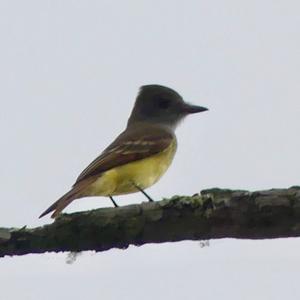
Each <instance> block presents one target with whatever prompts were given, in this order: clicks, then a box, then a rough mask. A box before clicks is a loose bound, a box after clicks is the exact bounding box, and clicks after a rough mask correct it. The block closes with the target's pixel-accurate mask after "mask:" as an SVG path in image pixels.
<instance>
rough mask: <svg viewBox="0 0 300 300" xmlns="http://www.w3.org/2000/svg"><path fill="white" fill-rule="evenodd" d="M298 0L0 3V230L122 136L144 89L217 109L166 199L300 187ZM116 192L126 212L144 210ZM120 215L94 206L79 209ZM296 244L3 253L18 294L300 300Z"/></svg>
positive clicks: (197, 130)
mask: <svg viewBox="0 0 300 300" xmlns="http://www.w3.org/2000/svg"><path fill="white" fill-rule="evenodd" d="M299 9H300V4H299V1H292V0H285V1H279V0H278V1H277V0H273V1H267V0H265V1H258V0H255V1H238V0H227V1H220V0H219V1H217V0H216V1H141V0H139V1H138V0H136V1H133V0H132V1H129V0H126V1H88V0H85V1H31V0H28V1H1V2H0V36H1V47H0V65H1V68H0V80H1V83H2V84H1V89H0V99H1V110H0V135H1V140H2V144H1V151H2V155H1V157H0V165H1V168H0V180H1V189H0V199H1V204H0V205H1V206H0V207H1V209H0V220H1V224H0V226H6V227H10V226H24V225H28V226H37V225H42V224H46V223H49V222H51V221H50V219H49V218H44V219H42V220H38V219H37V217H38V215H39V214H40V213H41V212H42V211H43V210H44V209H45V208H47V207H48V206H49V205H50V204H51V203H52V202H53V201H55V200H56V199H57V198H58V197H59V196H61V195H62V194H63V193H64V192H66V191H67V190H68V188H69V187H70V186H71V185H72V184H73V182H74V180H75V178H76V176H77V175H78V174H79V173H80V172H81V171H82V169H83V168H84V167H86V165H87V164H88V163H89V162H90V161H91V160H92V159H94V158H95V157H96V156H97V155H98V154H99V153H100V152H101V151H102V150H103V149H104V148H105V147H106V146H107V144H108V143H109V142H111V141H112V139H113V138H114V137H115V136H116V135H117V134H118V133H119V132H120V131H121V130H122V129H123V128H124V126H125V124H126V120H127V117H128V115H129V113H130V110H131V108H132V105H133V102H134V98H135V96H136V93H137V91H138V88H139V86H140V85H143V84H150V83H158V84H164V85H167V86H170V87H172V88H174V89H175V90H177V91H178V92H179V93H181V94H182V96H183V97H184V98H185V100H186V101H189V102H192V103H195V104H199V105H203V106H207V107H209V108H210V111H209V112H207V113H205V114H200V115H199V116H191V117H190V118H189V119H187V120H186V121H185V122H184V123H183V124H182V125H181V127H180V128H179V129H178V131H177V136H178V140H179V149H178V152H177V155H176V158H175V160H174V163H173V165H172V167H171V168H170V169H169V171H168V172H167V174H166V175H165V176H164V177H163V178H162V179H161V181H160V182H159V183H158V184H156V185H155V186H153V187H152V188H151V189H149V190H148V191H149V193H150V194H151V196H152V197H153V198H155V199H160V198H161V197H168V196H172V195H174V194H194V193H195V192H198V191H199V190H201V189H204V188H209V187H215V186H217V187H226V188H241V189H251V190H255V189H268V188H272V187H289V186H291V185H297V184H298V185H299V170H300V160H299V149H300V140H299V131H300V122H299V115H300V100H299V96H300V85H299V77H300V18H299ZM144 200H145V199H144V198H143V197H142V195H138V194H134V195H128V196H123V197H118V198H117V201H118V203H119V204H124V205H125V204H129V203H138V202H141V201H144ZM101 206H111V203H110V202H109V201H108V200H107V199H105V198H90V199H82V200H79V201H77V202H74V203H73V204H72V205H71V206H70V207H69V208H68V209H67V210H66V211H68V212H71V211H79V210H85V209H91V208H96V207H101ZM299 247H300V240H299V239H279V240H273V241H238V240H227V239H226V240H219V241H211V242H210V246H209V247H204V248H201V247H200V246H199V242H180V243H168V244H162V245H146V246H143V247H138V248H137V247H130V248H129V249H127V250H125V251H123V250H111V251H108V252H105V253H99V254H94V253H92V252H86V253H84V254H82V255H81V256H80V257H78V259H77V260H76V262H75V263H73V264H72V265H68V264H66V254H58V255H54V254H45V255H27V256H23V257H15V258H5V259H1V261H0V265H1V272H0V282H1V295H2V296H3V295H4V296H5V297H4V296H3V297H4V298H5V299H8V300H10V299H20V297H22V299H26V300H27V299H40V298H41V297H42V298H43V299H45V300H48V299H54V298H55V299H63V297H65V298H64V299H66V298H72V299H73V300H76V299H83V298H86V299H89V298H90V299H94V298H95V297H98V298H99V297H101V298H102V299H106V300H109V299H183V298H185V299H189V300H190V299H191V300H193V299H201V298H205V299H219V298H221V297H222V299H251V300H252V299H264V300H265V299H272V300H273V299H283V298H285V299H299V297H300V292H299V288H298V285H299V276H300V271H299V263H300V257H299Z"/></svg>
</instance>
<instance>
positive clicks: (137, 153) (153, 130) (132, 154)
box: [74, 125, 174, 185]
mask: <svg viewBox="0 0 300 300" xmlns="http://www.w3.org/2000/svg"><path fill="white" fill-rule="evenodd" d="M173 139H174V134H173V133H172V132H170V131H168V130H166V129H162V128H157V127H156V126H149V125H147V126H145V125H141V126H139V127H138V128H135V129H131V130H125V131H124V132H123V133H121V134H120V135H119V136H118V137H117V138H116V140H115V141H114V142H113V143H112V144H111V145H110V146H109V147H108V148H106V149H105V150H104V151H103V152H102V154H100V156H98V157H97V158H96V159H95V160H94V161H93V162H92V163H91V164H90V165H89V166H88V167H87V168H86V169H84V170H83V172H82V173H81V174H80V175H79V176H78V178H77V180H76V182H75V184H74V185H76V184H78V183H79V182H81V181H83V180H85V179H87V178H89V177H92V176H93V177H94V176H95V175H100V174H101V173H103V172H105V171H107V170H110V169H112V168H114V167H117V166H121V165H125V164H127V163H129V162H132V161H136V160H140V159H143V158H146V157H148V156H151V155H154V154H156V153H159V152H161V151H162V150H164V149H166V148H167V147H168V146H169V145H170V143H171V142H172V140H173Z"/></svg>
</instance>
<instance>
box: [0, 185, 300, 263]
mask: <svg viewBox="0 0 300 300" xmlns="http://www.w3.org/2000/svg"><path fill="white" fill-rule="evenodd" d="M296 236H300V187H291V188H289V189H272V190H268V191H257V192H248V191H239V190H237V191H235V190H226V189H210V190H204V191H202V192H201V194H200V195H198V194H196V195H194V196H192V197H187V196H174V197H172V198H171V199H164V200H162V201H157V202H151V203H149V202H148V203H142V204H140V205H129V206H123V207H118V208H101V209H97V210H91V211H86V212H80V213H73V214H69V215H67V214H64V215H62V216H61V217H59V218H58V219H57V220H56V221H55V222H53V223H52V224H50V225H45V226H42V227H37V228H21V229H14V228H12V229H8V228H0V257H3V256H5V255H23V254H28V253H43V252H48V251H49V252H59V251H74V252H77V251H84V250H95V251H104V250H108V249H111V248H122V249H125V248H127V247H128V246H129V245H137V246H139V245H143V244H146V243H163V242H174V241H181V240H205V239H218V238H228V237H231V238H240V239H267V238H279V237H296Z"/></svg>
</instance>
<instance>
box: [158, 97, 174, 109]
mask: <svg viewBox="0 0 300 300" xmlns="http://www.w3.org/2000/svg"><path fill="white" fill-rule="evenodd" d="M170 103H171V101H170V100H169V99H163V98H162V99H159V102H158V105H159V107H160V108H162V109H167V108H169V107H170Z"/></svg>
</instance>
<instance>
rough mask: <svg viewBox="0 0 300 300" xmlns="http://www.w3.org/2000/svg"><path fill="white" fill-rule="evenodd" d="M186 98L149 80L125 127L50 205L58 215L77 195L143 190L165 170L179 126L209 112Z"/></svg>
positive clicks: (105, 194)
mask: <svg viewBox="0 0 300 300" xmlns="http://www.w3.org/2000/svg"><path fill="white" fill-rule="evenodd" d="M207 110H208V109H207V108H206V107H202V106H197V105H192V104H189V103H188V102H185V101H184V100H183V98H182V97H181V96H180V94H178V93H177V92H176V91H175V90H173V89H171V88H169V87H166V86H162V85H158V84H149V85H144V86H142V87H141V88H140V90H139V93H138V95H137V97H136V100H135V104H134V106H133V109H132V112H131V114H130V116H129V119H128V121H127V126H126V128H125V130H124V131H123V132H122V133H121V134H120V135H119V136H117V138H116V139H115V140H114V141H113V142H112V143H111V144H110V145H109V146H108V147H107V148H106V149H105V150H104V151H103V152H102V153H101V154H100V155H99V156H98V157H97V158H96V159H95V160H94V161H92V162H91V163H90V164H89V165H88V166H87V167H86V168H85V169H84V170H83V171H82V172H81V174H80V175H79V176H78V178H77V180H76V181H75V183H74V185H73V186H72V188H71V189H70V190H69V191H68V192H67V193H66V194H64V195H63V196H62V197H61V198H59V199H58V200H57V201H56V202H54V203H53V204H52V205H51V206H50V207H49V208H48V209H46V210H45V211H44V212H43V213H42V214H41V215H40V217H39V218H41V217H43V216H45V215H47V214H49V213H51V212H52V215H51V217H52V218H57V217H58V216H59V215H60V213H61V212H62V211H63V209H64V208H65V207H67V206H68V205H69V204H70V203H71V202H72V201H74V200H75V199H80V198H83V197H92V196H105V197H109V198H110V199H111V201H112V203H113V205H114V206H116V207H117V206H118V205H117V203H116V202H115V200H114V199H113V196H117V195H124V194H130V193H135V192H142V193H143V194H144V195H145V196H146V197H147V198H148V200H149V201H153V199H152V198H151V197H150V196H149V195H148V194H147V193H146V192H145V189H147V188H148V187H150V186H152V185H153V184H155V183H156V182H157V181H158V180H159V179H160V178H161V176H162V175H163V174H164V173H165V172H166V170H167V169H168V167H169V166H170V164H171V163H172V160H173V158H174V155H175V153H176V149H177V138H176V135H175V129H176V128H177V126H178V124H179V123H180V122H181V121H182V120H183V119H184V118H185V117H186V116H188V115H190V114H195V113H199V112H204V111H207Z"/></svg>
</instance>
